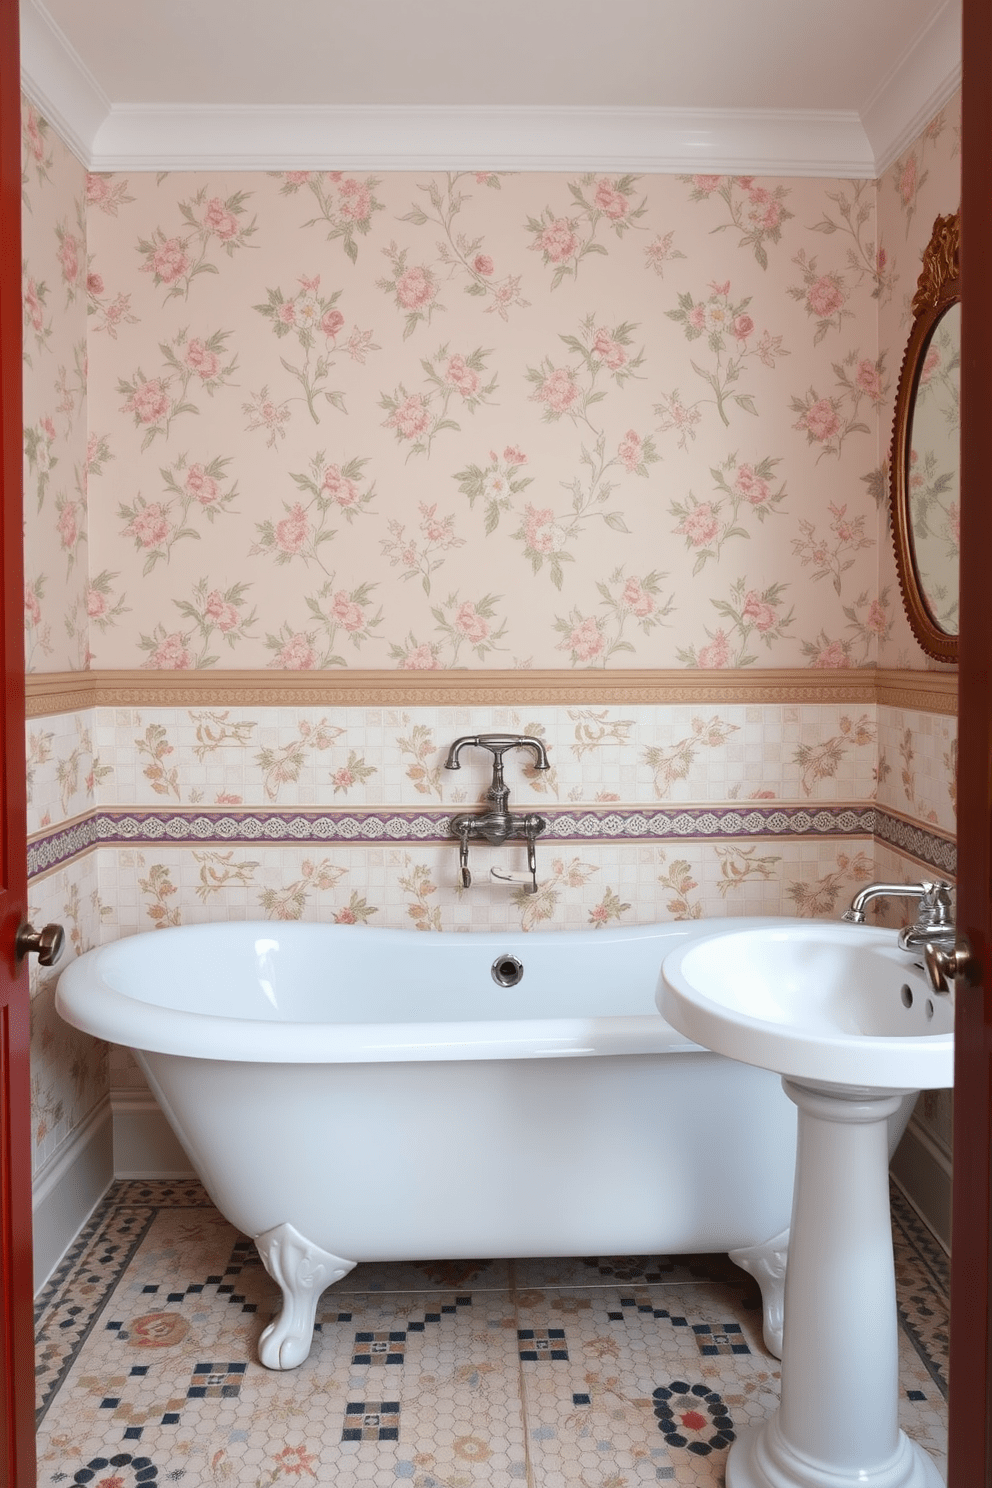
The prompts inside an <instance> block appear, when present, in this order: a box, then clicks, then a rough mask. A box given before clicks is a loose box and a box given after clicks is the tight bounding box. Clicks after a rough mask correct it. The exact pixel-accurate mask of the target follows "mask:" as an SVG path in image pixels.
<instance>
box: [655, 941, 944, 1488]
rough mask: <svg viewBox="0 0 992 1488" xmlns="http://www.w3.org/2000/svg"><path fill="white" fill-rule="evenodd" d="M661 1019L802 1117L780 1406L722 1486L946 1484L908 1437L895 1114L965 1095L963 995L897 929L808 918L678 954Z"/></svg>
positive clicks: (740, 1444)
mask: <svg viewBox="0 0 992 1488" xmlns="http://www.w3.org/2000/svg"><path fill="white" fill-rule="evenodd" d="M657 1002H658V1008H659V1010H660V1011H661V1013H662V1014H663V1016H664V1017H665V1018H667V1020H668V1021H669V1023H671V1024H672V1026H673V1027H674V1028H677V1029H678V1030H679V1032H680V1033H684V1034H685V1035H686V1036H687V1037H688V1038H691V1039H693V1040H694V1041H695V1042H696V1043H699V1044H702V1045H703V1046H704V1047H705V1048H708V1049H712V1050H713V1051H714V1052H715V1053H718V1054H725V1055H727V1056H729V1057H730V1058H732V1059H739V1060H742V1061H743V1062H744V1063H745V1064H755V1065H759V1066H761V1067H762V1068H764V1069H770V1070H775V1071H777V1072H778V1073H779V1074H780V1075H782V1077H783V1079H782V1084H783V1086H784V1088H785V1091H786V1094H787V1095H788V1096H789V1097H790V1098H791V1099H792V1100H793V1101H795V1103H796V1105H797V1106H798V1108H799V1138H798V1149H797V1157H796V1183H795V1192H794V1198H793V1210H792V1229H791V1235H790V1242H789V1262H788V1269H787V1272H786V1281H785V1333H784V1341H783V1349H782V1399H781V1404H780V1406H779V1408H778V1410H777V1412H776V1413H775V1415H774V1416H772V1417H771V1418H770V1419H769V1420H768V1421H766V1422H765V1423H764V1424H763V1425H761V1426H759V1427H755V1428H752V1429H751V1430H749V1431H746V1432H742V1433H741V1434H740V1435H739V1436H738V1438H737V1440H735V1442H734V1444H733V1445H732V1447H731V1449H730V1454H729V1457H728V1459H727V1480H726V1481H727V1488H853V1485H855V1484H857V1485H858V1488H939V1485H940V1484H942V1482H943V1479H942V1478H941V1476H940V1474H939V1472H938V1471H937V1468H936V1467H935V1465H934V1463H933V1462H932V1461H931V1459H930V1458H929V1457H928V1456H927V1455H926V1453H924V1452H923V1451H922V1449H921V1448H920V1447H918V1446H917V1445H916V1443H915V1442H912V1441H910V1440H909V1438H908V1437H907V1436H906V1435H905V1434H904V1433H903V1432H902V1431H900V1429H899V1424H898V1399H899V1395H898V1391H899V1380H898V1322H897V1317H896V1295H895V1270H894V1265H893V1258H892V1230H891V1223H890V1218H889V1194H888V1149H887V1126H886V1121H887V1117H888V1116H889V1115H890V1114H891V1112H892V1111H893V1110H895V1108H896V1106H897V1105H898V1102H899V1099H900V1097H901V1096H902V1095H904V1094H905V1093H907V1092H909V1091H913V1090H926V1089H937V1088H940V1087H944V1086H950V1085H951V1084H953V1067H954V1033H953V1028H954V1014H953V1007H952V1005H951V999H950V998H949V997H948V996H940V995H938V994H936V993H934V992H933V991H932V990H931V988H930V986H929V984H928V982H927V979H926V977H925V975H924V973H923V970H922V967H921V966H920V965H919V963H918V961H917V959H916V957H915V956H914V954H913V953H911V952H905V951H900V950H899V949H898V948H897V946H896V933H895V931H890V930H879V929H874V928H869V927H867V926H859V925H845V924H829V923H821V922H814V921H802V920H796V921H792V922H783V923H782V924H781V925H778V926H773V927H763V928H759V929H742V930H739V931H735V930H734V929H733V928H732V926H728V929H727V930H726V931H721V932H718V933H717V934H715V935H713V936H710V937H707V938H706V939H705V940H694V941H690V942H688V943H687V944H686V945H685V946H684V947H683V948H681V949H679V950H678V951H674V952H673V953H672V954H671V955H669V956H667V957H666V959H665V961H664V963H663V965H662V971H661V977H660V980H659V985H658V996H657Z"/></svg>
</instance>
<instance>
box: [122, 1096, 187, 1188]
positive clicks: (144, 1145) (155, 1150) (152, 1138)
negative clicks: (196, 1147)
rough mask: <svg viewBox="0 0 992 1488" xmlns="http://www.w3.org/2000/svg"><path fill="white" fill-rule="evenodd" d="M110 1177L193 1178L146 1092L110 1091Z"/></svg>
mask: <svg viewBox="0 0 992 1488" xmlns="http://www.w3.org/2000/svg"><path fill="white" fill-rule="evenodd" d="M110 1103H111V1106H112V1108H113V1113H114V1176H115V1177H117V1178H195V1176H196V1174H195V1173H194V1171H193V1169H192V1167H191V1166H190V1161H189V1158H188V1157H187V1156H186V1154H185V1152H184V1151H183V1149H182V1147H181V1146H180V1144H179V1142H178V1141H177V1139H176V1137H175V1134H174V1133H173V1130H172V1127H171V1126H170V1125H169V1123H168V1122H167V1121H166V1119H165V1117H164V1116H163V1115H162V1112H161V1110H160V1109H159V1107H158V1105H157V1104H156V1101H155V1099H154V1097H153V1096H151V1095H149V1093H148V1091H147V1090H133V1091H132V1090H114V1091H112V1092H111V1095H110Z"/></svg>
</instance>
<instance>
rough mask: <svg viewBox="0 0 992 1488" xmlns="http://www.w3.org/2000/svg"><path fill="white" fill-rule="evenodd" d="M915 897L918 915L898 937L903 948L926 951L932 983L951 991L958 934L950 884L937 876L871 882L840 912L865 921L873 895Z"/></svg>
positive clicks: (851, 921) (855, 922) (845, 917)
mask: <svg viewBox="0 0 992 1488" xmlns="http://www.w3.org/2000/svg"><path fill="white" fill-rule="evenodd" d="M883 896H884V897H885V898H888V899H915V900H916V901H917V903H916V919H915V920H914V921H913V923H912V924H911V925H904V926H903V927H902V929H901V930H900V931H899V934H898V936H897V937H896V944H897V945H898V947H899V949H900V950H901V951H917V952H921V953H922V955H923V961H924V966H925V969H926V973H927V977H928V978H929V981H930V985H931V986H932V987H933V989H934V991H935V992H949V991H950V981H951V980H953V978H954V977H955V976H956V975H958V974H959V973H958V972H957V971H955V969H954V964H955V957H956V955H957V934H956V930H955V926H954V921H953V919H952V918H951V886H950V884H948V883H944V882H943V880H941V879H937V880H935V881H934V882H933V883H917V884H905V883H903V884H884V883H878V884H869V885H868V887H867V888H866V889H862V890H861V891H860V893H857V894H855V896H854V898H853V900H852V901H851V907H850V909H848V910H845V912H844V913H843V914H842V915H841V919H843V920H846V921H847V922H848V924H851V925H863V924H864V923H865V908H866V906H867V905H868V904H869V903H870V902H871V900H872V899H879V898H881V897H883Z"/></svg>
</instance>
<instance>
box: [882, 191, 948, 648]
mask: <svg viewBox="0 0 992 1488" xmlns="http://www.w3.org/2000/svg"><path fill="white" fill-rule="evenodd" d="M960 246H961V219H960V214H959V213H958V212H954V213H952V214H951V215H950V216H948V217H938V218H937V220H936V221H935V222H934V225H933V234H932V236H931V238H930V242H929V243H928V244H927V247H926V250H925V252H924V254H923V269H922V272H921V274H920V278H919V282H918V285H917V289H916V294H915V295H914V296H913V316H914V319H913V327H912V330H911V331H910V333H909V342H908V344H907V346H906V353H905V356H904V357H903V362H902V368H901V370H900V373H899V387H898V390H897V392H896V406H895V415H894V418H893V425H892V445H891V450H890V460H889V501H890V513H891V518H892V540H893V544H894V546H895V553H896V568H897V570H898V573H899V587H900V589H901V590H902V600H903V605H904V607H905V610H906V614H907V616H908V618H909V623H910V626H911V627H912V631H913V634H914V636H915V637H916V639H917V641H918V642H919V644H920V646H921V647H922V648H923V650H924V651H925V652H926V653H927V655H928V656H932V657H934V658H936V659H937V660H938V661H950V662H956V661H957V659H958V638H957V635H956V634H953V635H952V634H951V633H949V632H948V631H946V630H942V629H941V628H940V626H939V625H937V623H936V621H935V620H934V618H933V615H932V614H931V612H930V609H929V607H928V605H927V602H926V599H925V597H924V593H923V588H922V585H921V583H920V575H919V570H918V568H917V564H916V557H915V551H916V550H915V544H914V541H913V530H912V521H911V508H910V499H909V497H910V490H909V462H910V457H911V432H912V416H913V411H914V407H915V403H916V393H917V389H918V387H919V382H920V374H921V372H922V371H923V363H924V360H925V358H926V353H927V348H928V346H929V343H930V338H931V336H932V335H933V332H934V330H935V329H936V327H937V324H938V322H939V321H940V319H941V317H942V316H943V315H944V314H945V313H946V311H947V310H949V309H950V307H951V306H952V305H954V304H957V303H958V301H959V300H960V299H961V279H960V267H959V260H960Z"/></svg>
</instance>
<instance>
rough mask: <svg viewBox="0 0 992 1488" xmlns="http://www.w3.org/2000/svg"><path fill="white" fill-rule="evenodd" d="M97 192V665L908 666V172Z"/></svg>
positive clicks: (214, 180)
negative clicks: (882, 545) (897, 560)
mask: <svg viewBox="0 0 992 1488" xmlns="http://www.w3.org/2000/svg"><path fill="white" fill-rule="evenodd" d="M87 199H88V216H87V230H88V236H87V251H88V290H87V293H88V299H89V311H90V319H89V326H90V333H89V338H88V349H89V378H88V387H89V397H90V408H89V425H90V438H89V465H88V479H89V489H90V494H91V512H90V526H91V544H92V555H91V569H92V580H91V584H90V589H89V596H88V607H89V614H90V618H91V621H92V629H91V637H90V650H91V654H92V658H93V664H94V665H97V666H100V667H136V666H143V667H150V668H155V669H173V668H175V669H185V668H207V667H216V666H223V667H239V668H241V667H245V668H247V667H256V668H257V667H273V668H279V669H309V668H328V667H342V666H347V665H356V666H362V667H376V668H414V669H431V668H450V667H475V668H478V667H483V668H484V667H500V668H505V667H516V666H535V667H575V668H585V667H592V666H595V667H602V666H612V667H622V666H657V667H696V666H702V667H714V668H719V667H735V668H738V667H748V666H757V665H763V666H768V665H771V666H810V667H838V666H863V665H867V664H874V663H875V662H876V660H877V657H878V647H879V644H880V642H881V641H883V640H884V639H885V638H886V637H887V636H888V635H889V632H890V629H891V626H892V623H893V616H894V611H895V608H896V605H895V598H894V591H893V589H892V588H891V586H889V587H887V588H886V589H885V590H884V591H880V589H879V586H878V582H877V571H878V551H877V549H878V541H879V536H878V522H879V519H878V500H877V498H878V482H879V475H878V464H879V454H878V423H879V410H880V409H881V408H882V406H883V404H884V402H885V399H886V398H887V396H888V395H889V393H890V390H891V384H892V378H893V367H892V365H891V357H890V356H888V355H886V354H882V355H880V354H879V349H878V304H879V302H884V301H887V300H888V299H890V298H891V297H892V295H893V294H894V293H896V291H897V286H901V285H902V283H903V280H904V277H905V271H903V272H902V273H900V271H899V269H898V267H897V262H896V257H895V255H894V254H893V252H892V250H890V249H887V248H886V246H885V245H884V244H883V243H882V242H881V241H880V238H879V233H878V227H877V223H876V209H875V186H874V183H871V182H845V181H829V180H828V181H819V180H789V181H776V180H759V179H758V178H754V177H733V178H731V177H721V176H713V177H703V176H695V177H690V176H643V177H639V176H635V175H621V176H616V177H613V176H609V177H607V176H576V177H567V176H553V175H541V174H529V173H528V174H520V175H502V174H491V175H490V174H480V175H475V174H471V173H469V174H461V175H450V176H441V175H433V176H430V175H429V176H420V175H417V174H409V175H406V174H391V175H387V176H383V177H378V176H368V177H366V176H361V177H359V176H352V175H349V174H347V173H344V174H342V173H310V172H289V173H286V172H283V173H278V174H265V173H240V174H237V175H226V176H225V175H223V174H217V175H215V174H210V175H209V176H207V175H204V176H200V175H195V176H194V175H183V174H178V175H176V174H173V175H168V176H165V177H161V178H155V177H153V176H149V175H144V176H140V175H134V176H107V177H91V178H90V179H89V181H88V183H87ZM900 246H901V245H900ZM898 258H899V262H900V263H901V261H902V254H901V252H900V254H899V256H898ZM71 556H72V555H71V553H70V552H69V551H68V550H67V552H66V555H65V562H66V563H67V564H68V562H69V561H70V559H71Z"/></svg>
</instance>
